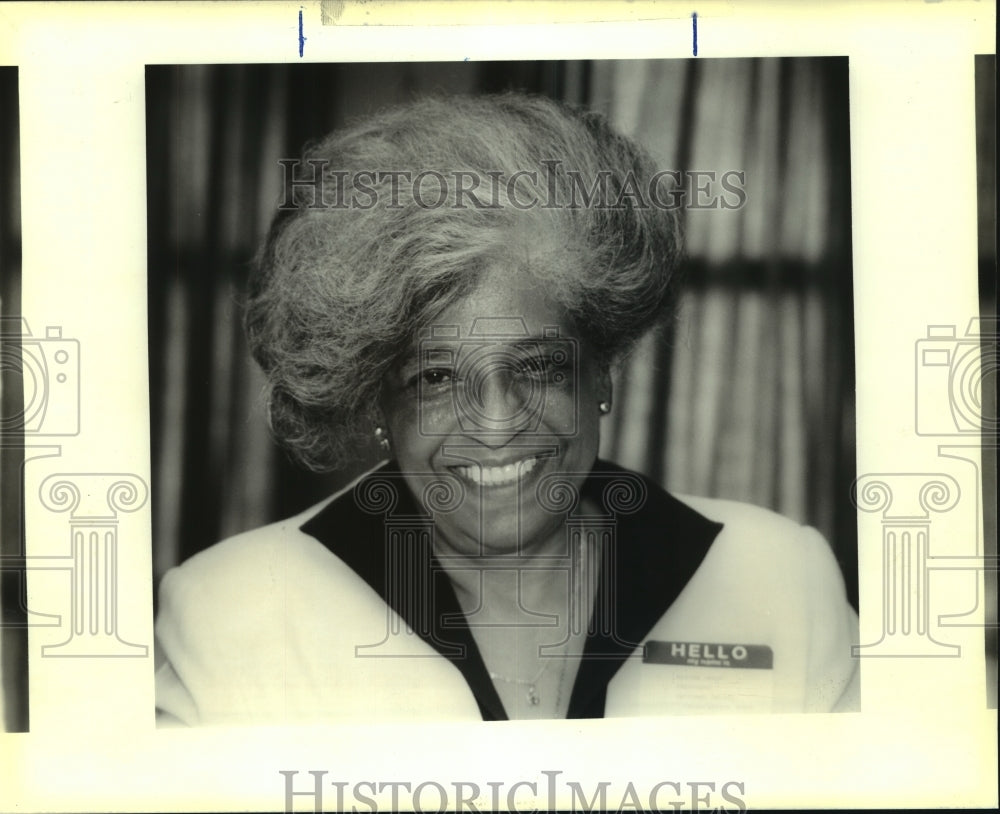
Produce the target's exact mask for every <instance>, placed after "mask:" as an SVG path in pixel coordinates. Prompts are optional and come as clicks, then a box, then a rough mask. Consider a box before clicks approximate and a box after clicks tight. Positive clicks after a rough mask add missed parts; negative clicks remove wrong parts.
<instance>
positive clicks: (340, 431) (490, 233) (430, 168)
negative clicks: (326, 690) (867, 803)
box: [245, 94, 680, 470]
mask: <svg viewBox="0 0 1000 814" xmlns="http://www.w3.org/2000/svg"><path fill="white" fill-rule="evenodd" d="M310 161H311V162H312V164H311V165H310V166H312V167H313V168H316V171H317V172H319V171H320V170H322V171H323V172H324V176H323V178H324V179H325V180H326V181H327V182H331V183H327V184H325V187H326V189H324V190H323V192H324V195H325V193H326V191H327V190H328V189H329V188H330V187H331V186H332V182H336V185H335V187H336V192H337V195H336V196H335V197H334V199H333V200H332V202H331V201H328V200H327V199H326V197H324V198H323V199H322V200H321V199H320V198H319V196H318V191H317V189H315V188H313V189H311V190H310V189H305V188H303V187H302V186H301V185H297V186H295V187H294V188H293V200H292V202H291V205H290V206H286V207H283V208H282V211H279V213H278V215H277V217H276V218H275V220H274V222H273V223H272V225H271V229H270V231H269V233H268V235H267V238H266V240H265V242H264V245H263V247H262V248H261V251H260V252H259V255H258V258H257V262H256V264H255V269H254V272H253V274H252V276H251V280H250V285H249V291H248V299H247V303H246V313H245V325H246V330H247V336H248V338H249V343H250V347H251V350H252V352H253V356H254V358H255V359H256V360H257V362H258V363H259V364H260V366H261V367H262V368H263V370H264V372H265V374H266V376H267V394H266V395H267V404H268V416H269V423H270V427H271V431H272V433H273V434H274V436H275V437H276V439H277V440H278V441H279V442H280V443H282V444H283V445H284V446H285V447H287V448H288V449H289V450H290V451H291V452H292V454H293V455H294V456H295V457H296V458H298V459H299V460H300V461H301V462H302V463H304V464H305V465H306V466H308V467H310V468H312V469H316V470H328V469H332V468H335V467H336V466H338V465H340V464H342V463H343V462H344V459H345V457H346V456H347V455H348V453H349V450H350V449H351V448H352V446H353V444H354V442H355V441H356V440H357V439H358V438H360V437H363V436H367V437H370V432H371V428H372V426H373V425H374V423H375V421H376V415H377V403H378V397H379V392H380V386H381V383H382V381H383V378H384V376H385V375H386V373H387V372H388V371H389V370H390V369H391V368H392V366H393V365H394V364H395V363H396V361H397V360H398V359H399V357H400V354H401V353H403V352H404V350H405V349H406V348H407V347H408V346H409V344H410V343H411V342H412V341H413V338H414V336H415V335H416V332H417V331H418V330H419V329H420V328H421V327H423V326H426V325H428V324H429V323H430V322H431V321H432V320H433V319H434V317H435V315H436V314H437V313H439V312H440V311H442V310H443V309H444V308H446V307H447V306H448V305H450V304H451V303H453V302H454V301H455V300H456V299H458V298H460V297H461V296H463V294H466V293H468V292H470V291H471V290H472V289H473V288H474V287H475V285H476V283H477V282H478V280H479V279H480V278H481V275H482V274H483V272H484V269H485V268H486V267H487V266H488V265H489V263H490V261H491V260H493V259H496V258H498V257H501V256H504V255H505V254H506V255H507V256H509V254H510V252H511V246H512V245H514V244H515V241H514V240H512V237H513V236H515V235H522V234H523V230H524V228H525V223H526V222H527V223H528V224H529V228H533V229H539V228H540V229H543V230H544V234H546V235H548V236H550V238H551V237H555V239H556V241H557V245H558V248H559V251H560V252H561V253H564V255H565V256H567V257H569V258H571V259H572V260H573V262H570V263H564V262H560V263H552V264H547V263H533V264H531V269H530V273H531V274H532V275H534V277H535V278H536V279H537V280H538V282H539V284H540V285H542V286H544V288H545V290H546V291H547V292H548V293H549V294H550V296H551V297H552V298H553V299H554V300H555V301H557V302H559V303H560V304H562V305H563V306H564V307H565V308H566V309H567V311H568V312H569V314H570V315H571V316H572V318H573V320H574V323H575V325H576V326H577V327H578V329H579V331H580V334H581V336H580V338H581V339H582V340H583V341H584V342H585V344H586V347H588V348H590V349H591V351H592V352H595V353H599V354H600V358H601V363H602V364H604V365H610V364H612V363H613V362H614V361H615V360H616V359H618V358H620V357H621V356H622V355H624V353H625V352H626V351H627V350H628V349H629V347H631V345H632V344H633V343H634V342H635V341H636V340H638V339H639V338H640V337H641V336H642V335H643V334H644V333H645V332H646V331H647V330H649V329H650V328H651V327H652V326H653V325H654V324H656V323H657V322H658V321H659V320H661V319H662V318H663V317H664V316H666V315H667V314H669V313H670V311H671V306H672V305H673V302H674V299H675V297H674V290H675V287H676V280H677V275H676V270H677V266H678V259H679V254H680V233H679V225H678V218H677V216H676V213H675V212H674V211H673V209H672V208H671V207H669V206H664V205H650V204H651V201H650V200H648V199H647V198H648V193H649V191H650V190H652V187H651V186H644V185H643V184H644V183H646V182H647V181H649V179H653V178H655V177H656V176H657V175H659V176H662V175H663V173H659V174H658V173H656V168H655V167H654V166H653V165H652V162H651V160H650V159H649V157H648V156H647V155H646V154H645V153H644V152H643V151H642V150H641V149H640V148H639V147H638V146H637V145H636V144H635V143H633V142H632V141H631V140H629V139H627V138H625V137H624V136H622V135H620V134H619V133H616V132H615V131H614V130H613V129H612V128H611V126H610V125H609V124H608V122H607V121H606V119H605V118H604V117H603V116H601V115H599V114H597V113H594V112H592V111H588V110H585V109H577V108H574V107H571V106H568V105H565V104H560V103H557V102H554V101H551V100H549V99H545V98H541V97H534V96H527V95H523V94H503V95H497V96H484V97H438V98H424V99H420V100H417V101H415V102H412V103H409V104H406V105H402V106H400V107H396V108H393V109H390V110H387V111H383V112H381V113H379V114H377V115H374V116H371V117H370V118H367V119H364V120H362V121H360V122H359V123H357V124H355V125H354V126H352V127H349V128H346V129H344V130H341V131H337V132H335V133H333V134H331V135H329V136H328V137H326V138H325V139H323V140H322V141H319V142H318V143H316V144H315V145H313V146H311V147H307V148H306V150H305V152H304V154H303V162H310ZM400 179H406V180H407V182H408V183H400ZM428 179H431V180H434V181H436V182H437V188H436V190H435V191H434V192H433V194H431V193H430V192H428V191H427V189H426V187H427V186H428V185H427V184H426V183H425V182H426V181H427V180H428ZM449 179H454V183H448V180H449ZM417 181H419V183H417ZM442 181H444V183H442ZM470 182H471V183H470ZM429 186H431V187H433V186H434V184H430V185H429ZM470 190H474V192H471V193H470ZM482 190H489V199H488V200H486V201H484V200H483V192H482ZM654 192H655V190H654ZM308 193H312V194H311V195H310V194H308ZM428 198H430V199H431V200H430V202H428Z"/></svg>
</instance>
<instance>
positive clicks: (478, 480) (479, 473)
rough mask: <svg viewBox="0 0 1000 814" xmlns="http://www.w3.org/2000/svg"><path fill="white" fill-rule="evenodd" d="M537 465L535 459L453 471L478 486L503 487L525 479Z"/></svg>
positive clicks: (458, 467)
mask: <svg viewBox="0 0 1000 814" xmlns="http://www.w3.org/2000/svg"><path fill="white" fill-rule="evenodd" d="M537 465H538V459H537V458H524V459H522V460H520V461H515V462H514V463H512V464H506V465H505V466H456V467H455V471H456V472H457V473H458V474H459V475H461V476H462V477H463V478H465V479H466V480H468V481H471V482H472V483H475V484H477V485H479V486H505V485H506V484H508V483H513V482H514V481H516V480H517V479H518V478H519V477H520V478H523V477H525V476H526V475H527V474H528V473H529V472H531V470H532V469H534V468H535V466H537Z"/></svg>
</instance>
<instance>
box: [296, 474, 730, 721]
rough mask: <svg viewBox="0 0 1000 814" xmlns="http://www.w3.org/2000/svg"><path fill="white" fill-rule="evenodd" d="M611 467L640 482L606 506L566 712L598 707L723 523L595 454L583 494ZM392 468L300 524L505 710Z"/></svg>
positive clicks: (577, 714)
mask: <svg viewBox="0 0 1000 814" xmlns="http://www.w3.org/2000/svg"><path fill="white" fill-rule="evenodd" d="M616 476H617V477H618V481H619V483H621V480H622V477H624V478H625V479H626V480H627V481H628V482H630V483H631V484H632V485H633V486H634V485H635V484H638V483H641V485H642V487H643V488H644V489H645V499H644V500H643V501H642V502H641V507H640V508H639V509H638V510H637V511H635V512H632V513H621V514H616V515H615V516H614V528H615V541H616V542H615V545H616V546H617V550H616V551H611V550H609V549H608V548H607V547H606V548H605V550H604V561H603V563H602V567H601V572H600V577H599V580H598V590H597V596H596V598H595V601H594V609H593V612H592V615H591V619H590V626H589V628H588V631H587V639H586V643H585V645H584V651H583V657H582V660H581V663H580V668H579V671H578V672H577V676H576V683H575V684H574V686H573V693H572V695H571V696H570V703H569V711H568V713H567V717H568V718H601V717H603V716H604V703H605V697H606V694H607V687H608V683H609V682H610V681H611V679H612V678H613V677H614V675H615V673H616V672H617V671H618V668H619V667H621V665H622V663H623V662H624V661H625V659H626V658H628V656H629V655H631V653H632V652H633V651H634V650H635V648H636V646H637V645H638V644H639V643H640V642H641V641H642V640H643V638H645V636H646V634H647V633H648V632H649V631H650V629H651V628H652V627H653V625H655V624H656V622H657V621H659V619H660V617H661V616H663V614H664V613H666V611H667V609H668V608H669V607H670V605H671V604H673V602H674V600H675V599H676V598H677V596H678V594H679V593H680V592H681V590H683V588H684V586H685V585H686V584H687V582H688V580H689V579H690V578H691V576H692V575H693V574H694V572H695V571H696V570H697V568H698V566H699V565H701V562H702V560H703V559H704V557H705V554H706V553H707V552H708V548H709V546H710V545H711V544H712V542H713V541H714V540H715V538H716V536H717V535H718V534H719V532H720V531H721V530H722V525H721V524H720V523H715V522H713V521H711V520H708V519H706V518H705V517H702V516H701V515H700V514H698V513H697V512H696V511H694V510H693V509H691V508H689V507H688V506H686V505H685V504H683V503H681V502H680V501H679V500H677V499H676V498H674V497H672V496H670V495H668V494H667V493H666V492H664V491H663V490H662V489H660V487H658V486H657V485H656V484H654V483H653V482H652V481H650V480H649V479H648V478H645V477H644V476H642V475H637V474H635V473H632V472H629V471H628V470H626V469H622V468H621V467H619V466H616V465H614V464H610V463H606V462H604V461H597V463H595V465H594V468H593V469H592V470H591V474H590V477H589V478H588V479H587V481H586V482H585V484H584V487H583V493H584V496H590V497H591V498H593V499H594V500H596V501H597V502H598V504H600V502H601V498H602V495H603V497H604V502H605V505H607V504H608V499H609V495H610V492H608V491H606V490H605V487H607V486H608V484H609V482H610V481H611V480H613V479H615V477H616ZM401 478H402V476H401V474H400V472H399V469H398V467H397V466H396V465H395V463H390V464H387V465H385V466H383V467H380V468H379V469H377V470H376V471H374V472H372V473H370V474H369V475H367V476H366V477H365V478H363V479H362V480H361V481H360V482H359V483H358V484H357V485H356V486H355V487H354V489H352V490H350V491H349V492H346V493H345V494H343V495H341V496H340V497H339V498H337V499H336V500H334V501H333V502H332V503H330V505H329V506H327V507H325V508H324V509H323V510H322V511H320V512H319V513H318V514H317V515H315V516H314V517H312V518H311V519H310V520H308V521H307V522H306V523H305V524H304V525H303V526H302V531H304V532H305V533H307V534H309V535H311V536H313V537H315V538H316V539H317V540H319V541H320V542H321V543H322V544H323V545H324V546H326V547H327V548H328V549H329V550H330V551H331V552H333V554H335V555H336V556H337V557H339V558H340V559H341V560H343V562H344V563H346V564H347V565H348V566H349V567H350V568H351V569H353V570H354V571H355V572H356V573H357V574H358V576H359V577H361V578H362V579H363V580H364V581H365V582H366V583H367V584H368V585H369V586H370V587H371V588H372V589H374V590H375V591H376V592H377V593H378V595H379V596H380V597H382V599H383V600H384V601H385V602H386V603H387V604H388V605H389V607H391V608H392V609H393V610H394V611H395V612H396V613H397V614H398V615H399V616H400V617H401V618H402V619H403V621H405V622H406V624H407V625H408V626H409V627H410V628H411V629H412V630H413V631H414V633H415V634H416V635H418V636H420V638H421V639H423V640H424V641H425V642H427V643H428V644H430V645H431V646H432V647H434V649H436V650H437V651H438V652H439V653H440V654H441V655H442V656H444V657H445V658H447V659H449V660H450V661H451V662H452V663H453V664H454V665H455V666H456V667H457V668H458V669H459V670H460V671H461V673H462V675H463V676H464V678H465V680H466V682H467V683H468V685H469V688H470V689H471V690H472V693H473V695H474V696H475V699H476V702H477V703H478V705H479V710H480V712H481V713H482V716H483V720H487V721H489V720H506V719H507V713H506V710H505V709H504V707H503V704H502V702H501V701H500V696H499V695H497V691H496V688H495V687H494V685H493V681H492V680H491V679H490V676H489V671H488V670H487V669H486V665H485V664H484V663H483V660H482V656H481V655H480V653H479V648H478V647H477V646H476V643H475V639H474V638H473V635H472V630H471V628H470V627H469V625H468V623H467V620H466V618H465V616H464V615H463V613H462V609H461V607H460V605H459V602H458V598H457V596H456V595H455V592H454V589H453V588H452V584H451V580H450V579H449V578H448V575H447V573H446V572H445V571H444V569H443V567H442V566H441V565H440V563H439V562H438V561H437V559H436V557H435V556H434V554H433V552H432V551H431V535H432V533H433V531H432V526H433V522H432V520H431V518H430V517H429V516H428V515H427V514H426V513H424V512H423V511H422V509H420V508H418V504H417V503H416V501H414V500H413V498H412V497H411V496H410V492H409V490H408V489H407V488H406V487H405V485H404V484H403V481H402V479H401ZM380 484H381V485H383V486H385V485H388V484H396V485H397V486H396V488H391V487H389V492H391V493H392V494H391V495H390V494H389V492H386V491H385V489H384V488H383V489H380V488H379V485H380ZM617 494H618V495H619V496H621V494H622V493H621V492H618V493H617ZM386 498H390V499H389V500H388V502H387V501H386ZM611 502H612V504H614V496H613V495H612V496H611ZM619 508H622V507H621V506H620V505H619ZM625 510H626V511H627V510H628V509H627V507H625ZM390 551H392V552H393V553H391V554H390V553H389V552H390ZM387 616H388V614H387ZM372 644H374V643H372ZM371 655H376V650H375V648H373V649H372V651H371ZM387 655H388V654H387Z"/></svg>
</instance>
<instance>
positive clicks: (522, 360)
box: [381, 267, 611, 555]
mask: <svg viewBox="0 0 1000 814" xmlns="http://www.w3.org/2000/svg"><path fill="white" fill-rule="evenodd" d="M506 272H507V269H505V268H502V267H497V268H495V269H494V270H493V271H492V272H491V273H488V274H486V275H485V276H484V279H483V282H482V283H481V284H480V286H479V288H477V289H476V290H475V291H473V292H472V294H470V295H469V296H468V297H466V298H465V299H463V300H460V301H458V302H456V303H455V304H453V305H452V306H450V307H449V308H447V309H446V310H445V311H443V312H442V313H441V315H440V316H439V317H438V318H437V319H436V320H435V322H434V324H433V325H432V326H429V327H428V328H427V329H426V330H424V331H421V335H420V336H419V337H418V338H417V339H416V341H415V342H414V344H413V346H412V347H411V348H410V350H409V352H408V353H407V355H406V357H405V358H404V360H403V361H402V363H401V364H400V365H399V366H398V367H397V368H396V370H394V371H393V372H392V373H391V374H390V376H389V377H388V380H387V382H386V384H385V387H384V392H383V397H382V402H381V409H382V413H383V416H384V418H385V421H386V424H387V427H388V431H389V437H390V440H391V443H392V449H393V453H394V454H395V457H396V460H397V461H398V463H399V466H400V469H401V470H402V472H403V473H404V477H405V479H406V481H407V484H408V485H409V487H410V489H411V491H413V493H414V496H415V497H416V498H417V500H418V501H419V500H421V495H423V494H425V490H426V489H427V487H428V486H429V485H431V484H433V483H434V482H435V481H437V482H440V481H442V480H452V479H456V478H457V479H458V481H459V482H460V483H461V485H462V487H463V490H462V492H463V493H464V494H463V496H462V498H461V500H460V501H459V502H458V506H457V508H455V509H454V510H453V511H447V512H435V524H436V527H437V530H438V534H439V536H441V537H443V539H442V540H441V542H442V543H444V544H445V545H446V547H447V548H448V549H450V550H452V551H454V552H455V553H463V554H467V555H477V554H480V553H483V554H490V553H492V554H496V553H514V552H518V551H521V552H523V553H524V554H527V555H530V554H533V553H539V552H540V551H542V550H543V549H545V550H547V553H552V552H548V548H550V547H551V546H554V545H560V544H561V543H562V539H563V537H562V534H561V533H560V532H559V529H560V527H561V525H562V523H563V521H564V518H565V511H564V510H563V511H562V512H560V511H556V510H555V509H556V508H558V507H555V506H553V504H552V503H551V502H550V503H548V504H547V506H548V508H546V505H543V504H542V503H540V502H539V499H538V497H537V495H536V488H537V487H538V485H539V484H540V483H542V481H543V479H546V478H548V476H553V475H555V476H559V477H561V478H563V479H564V480H568V481H570V482H571V483H572V484H574V485H575V486H576V487H579V485H580V484H581V483H582V482H583V480H584V479H585V478H586V476H587V473H588V472H589V471H590V468H591V466H592V465H593V463H594V460H595V459H596V457H597V449H598V444H599V441H600V431H599V421H600V411H599V409H598V404H599V403H600V402H601V401H610V396H611V391H610V380H609V378H608V376H607V374H606V371H603V370H602V369H600V367H599V366H598V365H597V364H596V363H595V361H594V358H593V354H592V353H590V352H588V351H589V349H588V348H587V347H586V345H585V343H584V342H583V341H582V339H581V338H580V337H579V335H578V333H577V330H576V328H575V326H574V324H573V322H572V320H571V319H570V317H569V316H568V314H567V313H566V312H565V311H564V310H563V309H562V308H561V307H559V306H558V305H557V304H555V303H554V302H552V300H550V299H549V298H548V297H547V296H546V295H545V294H544V292H542V291H541V290H539V289H538V288H536V287H534V286H533V285H532V284H531V283H530V282H529V281H528V279H527V278H525V277H524V275H522V274H518V273H516V272H510V273H506ZM452 483H454V481H453V480H452ZM547 483H549V484H550V483H551V478H548V481H547ZM543 502H544V499H543ZM425 505H427V504H426V502H425ZM428 508H430V507H428Z"/></svg>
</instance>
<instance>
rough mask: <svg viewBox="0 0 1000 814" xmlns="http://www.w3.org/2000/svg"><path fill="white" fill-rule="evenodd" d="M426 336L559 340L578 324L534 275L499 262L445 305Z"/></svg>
mask: <svg viewBox="0 0 1000 814" xmlns="http://www.w3.org/2000/svg"><path fill="white" fill-rule="evenodd" d="M419 333H420V336H419V337H418V338H419V339H421V340H424V339H429V338H432V337H433V338H437V339H441V340H442V341H448V340H462V339H493V340H496V341H501V342H511V343H516V342H517V341H518V339H523V338H531V339H559V338H567V337H569V336H573V335H575V333H576V328H575V325H574V323H573V320H572V318H571V316H570V314H569V312H568V311H567V310H566V308H565V307H564V306H563V305H562V304H561V303H559V302H557V301H556V300H555V299H553V298H552V297H551V296H550V295H549V294H548V293H547V292H546V291H545V290H544V289H543V288H542V287H541V286H540V285H538V283H536V282H534V281H533V280H532V279H531V278H530V276H529V275H527V274H525V273H522V272H518V271H513V270H509V269H504V268H503V267H494V268H493V269H491V270H490V271H489V272H488V273H486V274H484V275H483V277H482V279H481V281H480V283H479V285H477V286H476V288H474V289H473V290H472V291H471V292H470V293H469V294H467V295H465V296H463V297H460V298H459V299H457V300H456V301H454V302H452V303H451V304H450V305H449V306H448V307H447V308H445V309H443V310H442V311H441V312H440V313H439V314H438V315H437V316H436V317H435V318H434V319H433V321H432V322H431V323H430V324H429V325H425V326H423V327H422V329H421V330H420V332H419Z"/></svg>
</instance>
